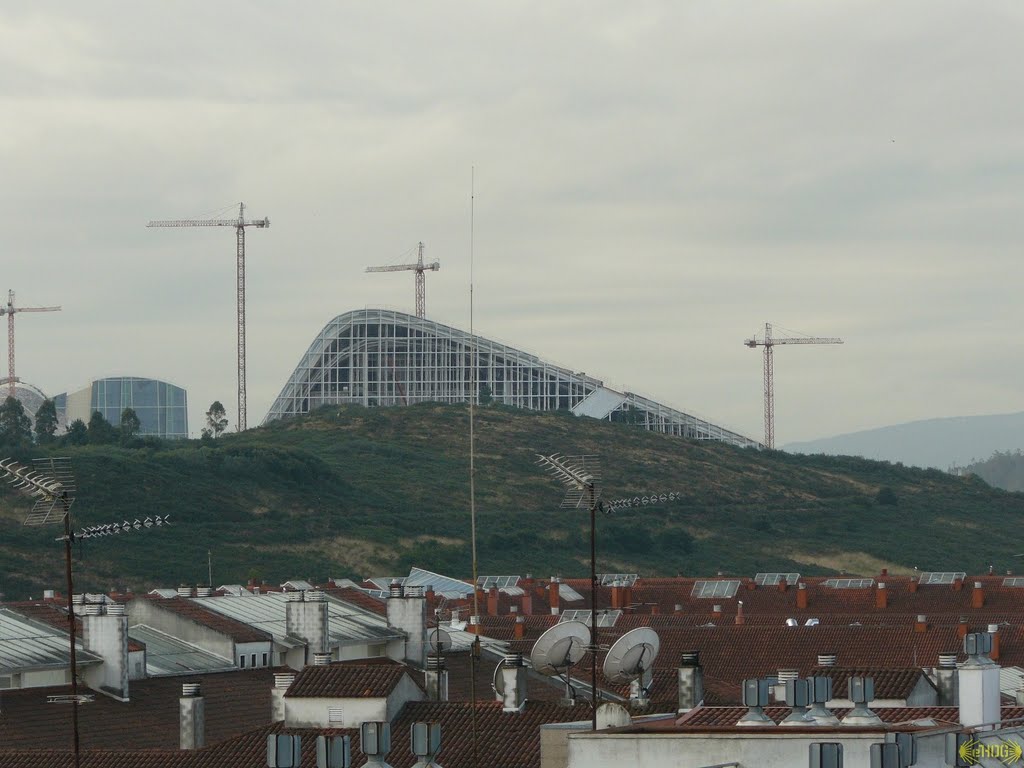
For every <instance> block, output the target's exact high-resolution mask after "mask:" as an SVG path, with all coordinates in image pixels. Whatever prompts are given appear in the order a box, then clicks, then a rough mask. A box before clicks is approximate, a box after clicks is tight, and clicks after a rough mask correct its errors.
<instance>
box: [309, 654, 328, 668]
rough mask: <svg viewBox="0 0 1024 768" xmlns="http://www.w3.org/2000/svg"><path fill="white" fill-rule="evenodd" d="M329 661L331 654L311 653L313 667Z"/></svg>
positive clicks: (324, 664) (326, 664) (321, 665)
mask: <svg viewBox="0 0 1024 768" xmlns="http://www.w3.org/2000/svg"><path fill="white" fill-rule="evenodd" d="M330 663H331V654H329V653H314V654H313V666H314V667H326V666H328V665H329V664H330Z"/></svg>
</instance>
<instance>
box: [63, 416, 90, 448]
mask: <svg viewBox="0 0 1024 768" xmlns="http://www.w3.org/2000/svg"><path fill="white" fill-rule="evenodd" d="M64 441H65V442H66V443H67V444H68V445H85V444H86V443H88V442H89V430H88V428H87V427H86V426H85V422H84V421H82V420H81V419H75V420H74V421H72V422H71V425H70V426H69V427H68V431H67V434H66V435H64Z"/></svg>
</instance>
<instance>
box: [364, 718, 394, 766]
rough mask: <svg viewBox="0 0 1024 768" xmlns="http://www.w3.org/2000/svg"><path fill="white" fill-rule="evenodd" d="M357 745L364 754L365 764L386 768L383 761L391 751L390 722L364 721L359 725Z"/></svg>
mask: <svg viewBox="0 0 1024 768" xmlns="http://www.w3.org/2000/svg"><path fill="white" fill-rule="evenodd" d="M359 746H360V747H361V748H362V750H363V754H364V755H366V765H367V766H378V768H388V764H387V763H386V762H384V760H385V758H386V757H387V756H388V752H390V751H391V723H389V722H386V721H383V722H382V721H373V722H364V723H362V724H361V725H360V726H359Z"/></svg>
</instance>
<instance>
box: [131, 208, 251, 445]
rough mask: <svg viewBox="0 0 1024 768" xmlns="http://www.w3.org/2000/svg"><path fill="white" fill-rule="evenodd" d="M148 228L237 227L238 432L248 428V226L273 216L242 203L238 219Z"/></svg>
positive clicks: (175, 222) (174, 221)
mask: <svg viewBox="0 0 1024 768" xmlns="http://www.w3.org/2000/svg"><path fill="white" fill-rule="evenodd" d="M146 226H147V227H234V228H235V230H236V243H237V248H236V268H235V270H236V271H235V275H236V282H237V287H236V304H237V307H238V323H237V324H238V431H239V432H244V431H245V426H246V423H245V228H246V227H256V228H257V229H267V228H269V227H270V219H267V218H263V219H251V220H248V221H247V220H246V218H245V203H239V204H238V218H237V219H172V220H168V221H151V222H149V224H147V225H146Z"/></svg>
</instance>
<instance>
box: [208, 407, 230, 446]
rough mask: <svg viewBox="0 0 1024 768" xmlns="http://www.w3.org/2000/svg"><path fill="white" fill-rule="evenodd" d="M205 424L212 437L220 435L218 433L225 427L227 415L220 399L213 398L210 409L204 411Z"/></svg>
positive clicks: (226, 425)
mask: <svg viewBox="0 0 1024 768" xmlns="http://www.w3.org/2000/svg"><path fill="white" fill-rule="evenodd" d="M206 426H207V427H208V428H209V430H210V433H211V434H212V435H213V436H214V437H220V433H221V432H223V431H224V430H225V429H227V427H228V417H227V416H226V415H225V411H224V406H223V405H221V402H220V400H214V401H213V404H212V405H211V406H210V410H208V411H207V412H206Z"/></svg>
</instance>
